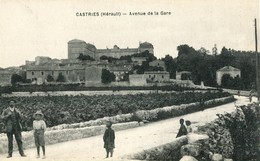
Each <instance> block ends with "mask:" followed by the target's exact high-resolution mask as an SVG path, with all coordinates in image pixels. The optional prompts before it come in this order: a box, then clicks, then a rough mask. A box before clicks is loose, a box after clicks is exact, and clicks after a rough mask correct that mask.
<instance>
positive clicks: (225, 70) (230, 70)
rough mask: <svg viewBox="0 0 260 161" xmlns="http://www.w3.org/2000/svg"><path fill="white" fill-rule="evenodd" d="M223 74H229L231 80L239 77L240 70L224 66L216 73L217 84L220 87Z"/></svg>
mask: <svg viewBox="0 0 260 161" xmlns="http://www.w3.org/2000/svg"><path fill="white" fill-rule="evenodd" d="M224 74H229V75H230V76H231V77H232V78H235V77H236V76H238V77H241V71H240V69H237V68H234V67H232V66H225V67H223V68H221V69H219V70H217V72H216V79H217V84H218V85H221V80H222V77H223V75H224Z"/></svg>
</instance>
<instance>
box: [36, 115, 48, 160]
mask: <svg viewBox="0 0 260 161" xmlns="http://www.w3.org/2000/svg"><path fill="white" fill-rule="evenodd" d="M34 118H35V120H34V121H33V130H34V141H35V145H36V147H37V158H40V146H41V147H42V152H43V157H42V159H45V158H46V157H45V141H44V132H45V130H46V123H45V121H44V120H43V113H42V112H41V111H37V112H36V113H35V114H34Z"/></svg>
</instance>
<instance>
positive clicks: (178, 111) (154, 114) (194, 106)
mask: <svg viewBox="0 0 260 161" xmlns="http://www.w3.org/2000/svg"><path fill="white" fill-rule="evenodd" d="M232 101H234V97H233V96H229V97H224V98H218V99H213V100H208V101H205V103H204V105H202V104H201V103H200V102H194V103H190V104H182V105H179V106H167V107H163V108H156V109H153V110H139V111H136V112H134V113H129V114H121V115H116V116H112V117H104V118H100V119H97V120H91V121H86V122H81V123H74V124H61V125H58V126H54V127H51V128H48V130H61V129H70V128H83V127H89V126H98V125H104V124H106V123H107V122H108V121H111V122H113V123H122V122H129V121H143V120H147V121H158V120H162V119H167V118H172V117H176V116H180V115H184V114H189V113H192V112H196V111H200V110H204V109H206V108H210V107H213V106H218V105H221V104H225V103H228V102H232Z"/></svg>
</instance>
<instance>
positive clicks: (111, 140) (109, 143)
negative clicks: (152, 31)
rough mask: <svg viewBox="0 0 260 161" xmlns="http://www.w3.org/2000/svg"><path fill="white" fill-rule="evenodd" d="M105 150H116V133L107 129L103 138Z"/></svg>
mask: <svg viewBox="0 0 260 161" xmlns="http://www.w3.org/2000/svg"><path fill="white" fill-rule="evenodd" d="M103 140H104V148H106V149H113V148H115V131H114V130H113V129H111V128H108V129H106V131H105V134H104V136H103Z"/></svg>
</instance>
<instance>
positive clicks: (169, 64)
mask: <svg viewBox="0 0 260 161" xmlns="http://www.w3.org/2000/svg"><path fill="white" fill-rule="evenodd" d="M162 60H163V61H164V63H165V66H166V71H167V72H169V73H170V78H175V77H176V68H177V64H176V62H175V61H174V59H173V58H172V56H170V55H166V56H165V57H164V58H162Z"/></svg>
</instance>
